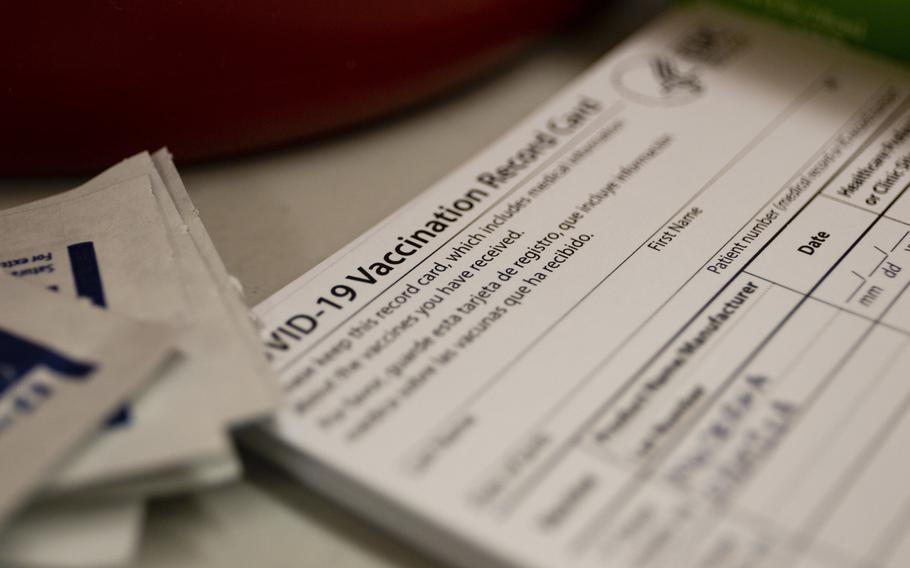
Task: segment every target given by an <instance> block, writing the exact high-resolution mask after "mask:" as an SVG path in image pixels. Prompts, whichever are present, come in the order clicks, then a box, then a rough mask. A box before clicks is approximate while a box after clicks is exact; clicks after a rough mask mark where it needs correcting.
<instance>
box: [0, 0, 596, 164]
mask: <svg viewBox="0 0 910 568" xmlns="http://www.w3.org/2000/svg"><path fill="white" fill-rule="evenodd" d="M584 3H585V2H584V1H583V0H555V1H554V0H445V1H443V0H433V1H429V2H421V1H416V0H412V1H406V0H384V1H376V0H372V1H366V0H348V1H339V2H293V1H287V0H257V1H255V2H250V1H247V2H242V1H237V0H234V1H230V0H219V1H216V2H202V1H198V2H193V1H176V0H157V1H154V2H138V1H137V2H131V1H129V0H108V1H84V2H16V3H13V4H11V5H10V6H7V8H6V10H5V14H4V18H3V20H4V23H5V24H6V25H3V26H0V28H6V29H0V31H2V35H3V39H2V40H0V45H3V48H2V50H0V82H2V88H0V117H2V120H0V125H2V135H0V140H2V142H0V174H7V175H10V174H15V175H23V174H24V175H28V174H51V173H69V172H74V171H90V170H96V169H99V168H101V167H104V166H107V165H110V164H111V163H113V162H116V161H117V160H119V159H121V158H123V157H125V156H128V155H130V154H132V153H134V152H137V151H141V150H143V149H147V148H157V147H159V146H163V145H167V146H168V147H170V149H171V150H172V151H173V152H174V154H175V155H176V156H177V157H178V158H179V159H180V160H182V161H189V160H200V159H203V158H209V157H213V156H220V155H226V154H233V153H238V152H244V151H249V150H252V149H255V148H261V147H264V146H272V145H277V144H281V143H285V142H288V141H291V140H296V139H300V138H303V137H307V136H312V135H314V134H319V133H323V132H327V131H329V130H333V129H338V128H341V127H344V126H348V125H351V124H354V123H356V122H359V121H363V120H365V119H369V118H373V117H376V116H378V115H381V114H383V113H387V112H389V111H392V110H395V109H399V108H402V107H404V106H406V105H409V104H412V103H415V102H417V101H420V100H422V99H424V98H426V97H428V96H430V95H433V94H435V93H439V92H441V91H443V90H445V89H448V88H450V87H452V86H454V85H457V84H459V83H461V82H463V81H465V80H466V79H467V78H470V77H472V76H475V75H476V74H477V73H479V72H482V71H484V70H486V69H489V68H490V67H491V66H492V65H494V64H496V63H497V62H500V61H502V60H503V58H505V57H508V56H509V55H510V54H513V53H514V52H515V51H516V50H517V49H520V48H521V47H523V46H525V45H527V44H528V43H529V42H530V41H532V40H533V39H534V38H535V37H538V36H539V35H540V34H542V33H545V32H547V31H549V30H552V29H553V28H554V27H556V26H558V25H560V24H561V23H563V22H564V21H565V20H566V19H567V18H568V17H570V16H571V15H572V14H573V13H576V12H577V11H578V10H579V8H580V7H581V5H582V4H584Z"/></svg>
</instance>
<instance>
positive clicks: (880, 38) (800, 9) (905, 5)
mask: <svg viewBox="0 0 910 568" xmlns="http://www.w3.org/2000/svg"><path fill="white" fill-rule="evenodd" d="M717 1H719V2H721V3H722V4H728V5H733V6H738V7H742V8H746V9H749V10H753V11H757V12H761V13H763V14H767V15H769V16H774V17H776V18H778V19H780V20H783V21H785V22H788V23H790V24H793V25H796V26H800V27H803V28H807V29H810V30H813V31H816V32H820V33H822V34H825V35H829V36H833V37H837V38H840V39H843V40H846V41H848V42H850V43H854V44H857V45H861V46H864V47H867V48H869V49H874V50H876V51H880V52H882V53H886V54H888V55H892V56H894V57H898V58H901V59H904V60H910V1H908V0H717Z"/></svg>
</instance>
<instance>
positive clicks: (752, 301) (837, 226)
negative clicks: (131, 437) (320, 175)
mask: <svg viewBox="0 0 910 568" xmlns="http://www.w3.org/2000/svg"><path fill="white" fill-rule="evenodd" d="M908 186H910V74H908V73H907V70H906V69H905V68H901V67H900V66H898V65H897V64H892V63H890V62H888V61H886V60H884V59H882V58H879V57H875V56H872V55H870V54H867V53H863V52H861V51H858V50H853V49H850V48H846V47H842V46H840V45H838V44H835V43H829V42H826V41H824V40H821V39H818V38H813V37H810V36H808V35H803V34H801V33H800V32H798V31H795V30H793V29H788V28H785V27H782V26H778V25H777V24H775V23H773V22H770V21H765V20H761V19H757V18H755V17H754V16H749V15H748V14H746V13H745V12H738V11H735V10H731V9H728V8H719V7H712V6H709V5H702V4H692V3H688V4H685V5H683V6H678V7H676V8H675V9H673V10H671V11H670V12H668V13H667V15H665V16H664V17H662V18H661V19H659V20H658V21H656V22H655V23H653V24H652V25H650V26H649V27H648V28H646V29H645V30H644V31H642V32H641V33H639V34H638V35H637V36H635V37H633V38H632V39H630V40H629V41H627V42H626V43H625V44H623V45H622V46H620V47H619V48H618V49H617V50H616V51H615V52H613V53H611V54H610V55H608V56H607V57H606V58H605V59H603V60H602V61H601V62H599V63H598V64H596V65H595V66H594V67H593V68H592V69H591V70H590V71H588V72H587V73H586V74H584V75H583V76H582V77H581V78H579V79H578V80H577V81H576V82H575V83H573V84H572V85H570V86H569V87H567V88H566V89H564V90H563V91H562V92H561V93H560V94H558V95H557V96H556V97H555V98H554V99H552V100H551V101H549V102H548V103H546V104H545V105H544V106H543V107H541V108H540V109H539V110H537V111H536V112H535V113H533V114H532V115H531V116H530V117H528V118H527V119H526V120H524V121H523V122H522V123H520V124H519V125H518V126H516V127H515V128H514V129H513V130H512V131H510V132H509V133H507V134H506V135H505V136H503V137H502V138H501V139H500V140H499V141H497V142H496V143H494V144H493V145H492V146H490V147H489V148H487V149H486V150H484V151H482V152H481V153H480V154H479V155H477V156H475V157H474V158H473V159H471V160H470V161H469V162H468V163H466V164H465V165H464V166H463V167H461V168H459V169H458V170H456V171H455V172H453V173H452V174H451V175H449V176H447V177H446V178H445V179H443V180H442V181H440V182H439V183H438V184H436V185H435V186H433V187H431V188H430V189H429V190H427V191H426V192H424V193H423V194H422V195H421V196H419V197H418V198H417V199H415V200H414V201H413V202H411V203H409V204H407V205H406V206H404V207H403V208H402V209H400V210H399V211H398V212H397V213H395V214H394V215H392V216H391V217H390V218H388V219H387V220H385V221H384V222H382V223H380V224H379V225H377V226H376V227H375V228H373V229H372V230H370V231H368V232H367V233H365V234H364V235H362V236H361V237H360V238H358V239H356V240H355V241H354V242H352V243H351V244H350V245H348V246H347V247H345V248H344V249H342V250H341V251H339V252H338V253H337V254H335V255H333V256H332V257H330V258H329V259H327V260H326V261H325V262H323V263H322V264H320V265H319V266H317V267H316V268H315V269H313V270H312V271H310V272H309V273H307V274H305V275H303V276H301V277H300V278H298V279H297V280H296V281H294V282H292V283H290V284H289V285H287V286H286V287H285V288H284V289H282V290H281V291H279V292H278V293H276V294H275V295H274V296H272V297H271V298H269V299H267V300H266V301H264V302H263V303H262V304H260V305H259V306H258V307H257V308H256V314H257V316H258V318H259V319H260V320H261V323H262V325H263V330H262V339H263V342H264V344H265V348H266V351H267V353H268V355H269V357H270V359H271V364H272V367H273V368H274V370H275V371H276V372H277V373H278V374H279V375H280V380H281V386H282V388H283V404H282V405H281V409H280V411H279V412H278V414H277V416H276V418H275V419H274V421H273V422H272V423H271V424H270V426H269V427H268V428H264V429H261V430H259V431H258V432H257V434H256V436H255V437H254V438H252V439H250V440H249V445H250V447H251V448H253V449H255V450H257V451H261V452H263V453H264V454H266V455H267V456H269V457H270V458H271V459H273V460H274V461H276V462H278V463H279V464H282V465H283V466H284V467H286V468H287V469H288V470H289V471H290V472H292V473H293V474H294V475H296V476H298V477H299V478H300V479H301V480H303V481H305V482H306V483H308V484H311V485H312V486H313V487H316V488H317V489H318V490H320V491H322V492H324V493H325V494H327V495H329V496H331V497H333V498H335V499H338V500H340V501H342V502H343V503H345V504H346V505H347V506H349V507H351V508H352V509H354V510H356V511H359V512H360V513H361V514H363V515H364V516H366V517H369V518H370V519H372V520H373V521H375V522H376V523H377V524H378V525H379V526H381V527H383V528H384V529H386V530H388V531H392V532H394V533H397V534H398V535H400V536H401V537H403V538H405V539H407V540H410V541H411V542H413V543H415V544H416V545H417V546H420V547H422V548H423V549H424V550H426V551H427V552H429V553H430V554H433V555H436V556H438V557H441V558H443V559H445V560H446V561H448V562H450V563H452V564H455V565H458V566H465V567H471V568H475V567H481V566H489V567H494V566H495V567H513V568H517V567H528V568H530V567H535V568H537V567H540V568H543V567H550V568H553V567H559V568H570V567H594V566H599V567H617V568H620V567H622V568H625V567H666V566H673V567H675V568H676V567H678V568H696V567H697V568H713V567H730V566H750V567H766V568H782V567H790V566H793V567H802V568H816V567H843V568H860V567H868V566H877V567H895V568H898V567H904V566H908V565H910V538H908V534H907V533H908V531H907V529H908V526H910V487H908V484H907V479H910V459H908V458H907V448H908V447H910V413H908V409H910V380H908V379H910V293H907V288H908V285H910V194H908ZM376 198H377V199H379V198H381V196H377V197H376Z"/></svg>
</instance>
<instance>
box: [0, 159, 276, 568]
mask: <svg viewBox="0 0 910 568" xmlns="http://www.w3.org/2000/svg"><path fill="white" fill-rule="evenodd" d="M260 345H261V344H260V341H259V339H258V335H257V333H256V330H255V328H254V326H253V324H252V322H251V320H250V318H249V312H248V310H247V308H246V306H245V305H244V303H243V302H242V299H241V298H240V295H239V292H238V290H237V289H236V288H235V286H234V285H233V284H232V282H231V279H230V277H229V276H228V274H227V272H226V270H225V268H224V265H223V264H222V262H221V259H220V258H219V257H218V254H217V252H216V251H215V248H214V246H213V245H212V242H211V240H210V239H209V237H208V234H207V233H206V231H205V228H204V227H203V225H202V223H201V221H200V219H199V216H198V212H197V211H196V209H195V208H194V207H193V204H192V202H191V201H190V199H189V196H188V195H187V193H186V190H185V189H184V187H183V183H182V182H181V180H180V177H179V176H178V174H177V170H176V169H175V168H174V165H173V163H172V161H171V158H170V155H169V154H168V153H167V151H166V150H160V151H158V152H157V153H155V154H154V155H149V154H148V153H143V154H140V155H137V156H134V157H132V158H130V159H128V160H126V161H124V162H121V163H120V164H118V165H116V166H114V167H113V168H111V169H109V170H107V171H106V172H104V173H102V174H101V175H100V176H98V177H96V178H94V179H92V180H91V181H89V182H88V183H86V184H85V185H82V186H80V187H78V188H76V189H73V190H71V191H68V192H65V193H61V194H59V195H55V196H53V197H51V198H48V199H44V200H41V201H37V202H33V203H29V204H27V205H23V206H20V207H16V208H13V209H8V210H5V211H0V463H2V464H3V465H0V471H2V472H3V473H2V481H3V482H2V484H0V565H2V566H22V567H41V568H54V567H81V566H93V567H98V566H116V565H122V564H124V563H127V562H129V561H130V560H131V558H132V556H133V554H134V553H135V551H136V547H137V545H138V543H139V541H140V535H141V525H142V515H143V509H144V503H145V501H146V500H147V499H148V498H149V497H153V496H160V495H166V494H173V493H177V492H184V491H193V490H198V489H201V488H204V487H206V486H211V485H213V484H217V483H222V482H225V481H228V480H231V479H235V478H236V477H237V476H238V475H239V474H240V466H239V462H238V460H237V458H236V456H235V453H234V449H233V446H232V444H231V439H230V435H229V433H230V430H231V429H232V428H235V427H237V426H239V425H243V424H245V423H249V422H252V421H255V420H257V419H261V418H263V417H266V416H268V415H269V414H270V413H271V412H272V411H273V410H274V408H275V405H276V403H277V400H278V392H277V382H276V381H274V380H273V379H272V377H271V375H270V370H269V368H268V364H267V362H266V360H265V358H264V356H263V354H262V350H261V347H260Z"/></svg>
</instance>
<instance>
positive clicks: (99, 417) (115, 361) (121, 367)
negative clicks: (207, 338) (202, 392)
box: [0, 275, 177, 522]
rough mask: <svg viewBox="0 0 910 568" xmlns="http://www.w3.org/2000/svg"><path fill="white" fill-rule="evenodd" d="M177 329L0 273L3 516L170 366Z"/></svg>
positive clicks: (0, 490)
mask: <svg viewBox="0 0 910 568" xmlns="http://www.w3.org/2000/svg"><path fill="white" fill-rule="evenodd" d="M173 331H174V330H173V329H172V328H170V327H169V326H166V325H162V324H154V323H147V322H146V323H140V322H136V321H133V320H130V319H127V318H124V317H122V316H119V315H116V314H112V313H109V312H105V311H102V310H99V309H97V308H95V307H93V306H91V305H90V304H89V303H88V302H85V301H81V300H76V299H73V298H69V297H66V296H63V295H58V294H52V293H50V292H48V291H46V290H42V289H41V288H40V287H37V286H34V285H32V284H28V283H26V282H22V281H19V280H17V279H15V278H12V277H10V276H6V275H0V462H2V463H3V484H2V486H0V522H3V521H4V520H6V519H7V518H8V517H9V516H10V515H11V514H13V513H14V512H15V511H16V510H18V508H19V507H21V506H22V505H23V504H24V503H25V501H26V500H27V499H28V498H29V497H30V496H32V495H33V494H34V493H35V492H37V491H38V490H39V488H40V487H41V484H42V483H44V482H46V481H47V480H48V479H50V478H52V476H53V475H54V474H55V473H56V472H57V471H58V470H59V469H60V468H61V466H63V464H64V463H65V461H66V460H67V459H68V458H72V457H73V456H75V455H76V454H77V452H78V450H80V449H82V448H83V447H84V445H85V443H86V442H87V441H88V440H89V439H90V438H91V437H92V436H93V435H94V434H97V432H98V431H99V429H100V428H101V426H102V424H103V423H104V422H105V420H107V419H108V418H109V417H110V416H111V415H112V414H113V413H114V412H115V411H116V410H117V409H118V407H120V406H122V405H123V404H125V403H127V402H128V401H129V400H130V399H131V398H133V397H134V396H136V395H138V394H139V393H140V391H141V389H142V388H143V387H146V386H150V385H151V384H152V383H153V382H154V380H155V379H157V378H160V377H161V376H162V375H163V374H165V373H166V372H167V371H168V368H169V366H170V365H171V364H173V363H174V362H175V358H176V357H177V354H176V351H175V350H174V345H173V339H174V333H173Z"/></svg>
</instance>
